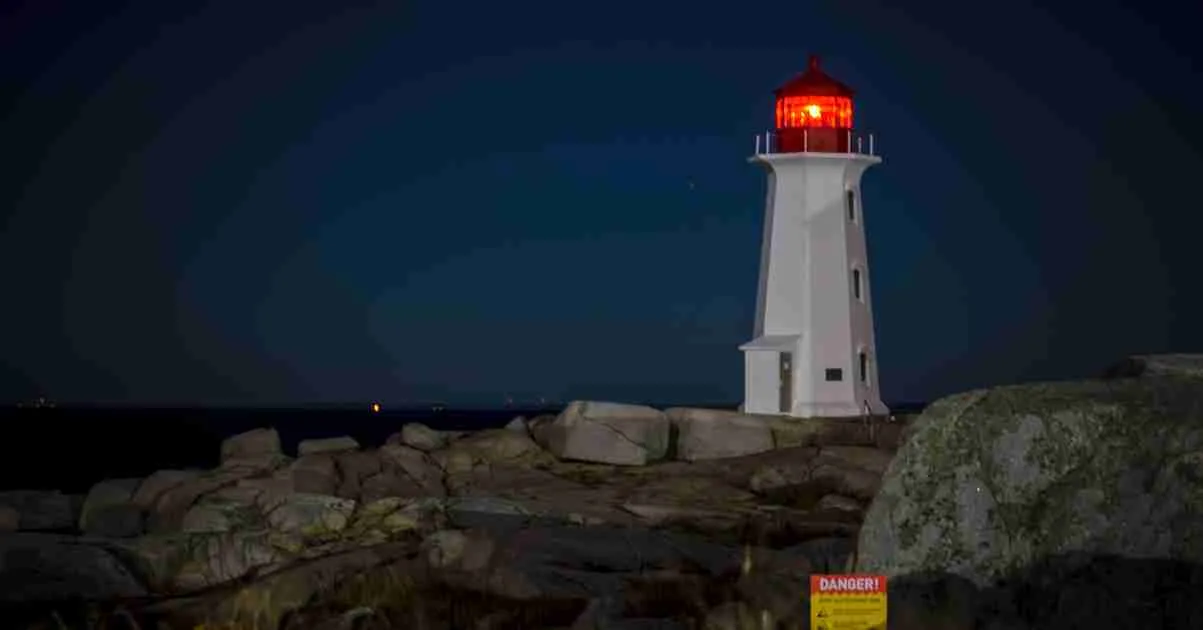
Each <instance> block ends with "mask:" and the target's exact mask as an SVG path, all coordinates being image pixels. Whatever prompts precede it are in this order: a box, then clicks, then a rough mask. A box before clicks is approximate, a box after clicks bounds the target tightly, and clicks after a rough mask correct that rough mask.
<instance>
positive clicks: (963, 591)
mask: <svg viewBox="0 0 1203 630" xmlns="http://www.w3.org/2000/svg"><path fill="white" fill-rule="evenodd" d="M889 598H890V599H889V618H890V623H889V627H890V629H891V630H920V629H922V630H970V629H980V630H1053V629H1068V628H1088V629H1090V630H1108V629H1111V628H1115V629H1116V630H1121V629H1125V630H1126V629H1129V628H1164V629H1167V630H1169V629H1172V630H1177V629H1179V628H1181V629H1183V630H1186V629H1190V628H1203V565H1199V564H1194V563H1187V562H1182V561H1176V560H1168V559H1133V558H1122V557H1118V556H1107V555H1089V554H1066V555H1058V556H1052V557H1048V558H1045V559H1043V560H1042V561H1040V562H1037V563H1035V564H1033V565H1031V566H1029V567H1027V568H1026V569H1024V570H1022V571H1018V572H1016V573H1014V574H1012V575H1010V576H1007V577H1006V578H1004V579H1002V580H1000V581H998V582H996V583H995V584H994V585H993V586H991V587H989V588H984V589H979V588H977V587H976V586H974V585H973V584H972V583H971V582H969V581H968V580H965V579H964V578H961V577H958V576H955V575H951V574H945V573H924V574H912V575H908V576H903V577H897V578H894V579H891V580H890V586H889Z"/></svg>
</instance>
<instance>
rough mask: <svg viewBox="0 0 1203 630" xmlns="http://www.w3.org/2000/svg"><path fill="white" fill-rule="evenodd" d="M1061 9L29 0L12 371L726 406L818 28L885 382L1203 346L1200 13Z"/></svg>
mask: <svg viewBox="0 0 1203 630" xmlns="http://www.w3.org/2000/svg"><path fill="white" fill-rule="evenodd" d="M900 4H901V5H908V6H909V7H910V8H905V9H903V8H896V7H897V6H898V5H900ZM1047 4H1048V3H1046V2H1039V3H1032V5H1033V6H1027V3H1025V2H1018V1H1016V2H1005V3H993V5H997V6H988V5H980V4H975V3H953V2H940V3H926V4H925V3H897V2H869V1H861V0H856V1H844V2H831V3H813V2H812V3H808V2H780V3H744V4H743V5H741V4H739V3H734V4H733V3H730V2H712V1H709V0H699V1H695V2H688V3H685V2H681V3H657V2H646V1H644V2H628V1H626V0H615V1H611V2H605V3H575V2H515V3H498V2H485V1H483V0H471V1H469V2H466V3H465V2H460V3H453V2H434V1H425V0H424V1H422V2H416V3H415V2H377V3H362V2H361V3H344V2H328V1H312V0H292V1H290V2H275V1H270V0H263V1H258V2H245V1H232V0H231V1H225V2H209V3H199V2H191V1H184V0H172V1H171V2H163V1H157V0H156V1H139V2H125V3H118V2H105V1H95V2H85V1H83V0H77V1H75V2H64V1H60V0H27V1H17V2H16V3H15V4H14V3H13V2H12V0H8V1H7V3H5V4H3V5H0V6H3V9H2V13H0V208H2V214H0V217H2V221H3V222H2V223H0V295H3V296H5V297H4V298H3V299H4V305H3V306H0V313H2V317H3V318H4V320H3V321H4V326H3V327H0V399H15V398H25V397H30V396H33V395H36V394H38V393H46V394H48V395H50V396H52V397H54V398H56V399H59V400H63V401H104V402H111V403H143V404H163V403H205V404H241V403H255V404H276V403H300V402H311V401H312V402H318V401H321V402H333V401H360V400H367V399H375V398H379V399H383V400H385V401H386V402H391V401H402V400H414V399H427V400H429V399H443V400H446V401H449V402H452V403H473V404H491V403H494V402H498V401H500V400H501V397H502V396H503V395H504V394H506V393H509V394H511V395H514V396H517V397H519V398H522V397H534V396H539V395H543V396H547V397H549V398H560V399H567V398H577V397H587V398H600V399H619V400H649V399H651V400H658V401H661V400H667V401H689V400H695V401H701V400H707V401H709V400H731V401H734V400H738V399H739V398H740V395H741V383H742V381H741V378H742V376H741V374H742V361H741V357H740V354H739V352H738V351H737V350H736V346H737V345H738V344H739V343H741V342H743V341H746V340H747V339H749V338H750V335H751V330H752V315H753V310H754V302H755V290H756V272H757V263H758V254H757V252H758V248H759V246H760V225H761V222H762V220H763V206H762V203H763V198H764V197H763V185H764V182H763V173H762V172H761V171H760V170H759V169H758V168H756V167H754V166H751V165H748V164H747V163H746V162H745V159H746V157H747V156H748V154H749V153H750V152H751V151H752V149H753V136H754V134H756V133H759V132H762V131H764V130H765V129H767V128H768V127H769V125H770V124H771V120H772V119H771V113H772V112H771V106H772V100H771V99H772V90H773V88H775V87H777V85H779V84H780V83H782V82H783V81H785V80H786V79H788V78H789V77H791V76H792V75H793V74H795V73H797V72H799V71H801V70H803V69H804V67H805V62H806V56H807V54H808V53H809V52H811V51H815V52H818V53H820V54H822V55H823V58H824V67H825V69H826V70H827V71H828V72H829V73H830V74H832V75H833V76H835V77H837V78H839V79H840V80H842V81H844V82H846V83H848V84H850V85H852V86H853V87H854V88H856V89H857V90H858V100H857V124H858V127H860V128H862V129H864V130H871V131H874V132H875V133H876V134H877V135H878V138H879V143H878V147H879V149H880V150H881V152H883V153H884V155H885V163H884V164H883V165H881V166H879V167H875V168H874V169H873V170H871V171H870V172H869V173H868V174H867V175H866V178H865V181H864V191H863V192H864V204H865V214H866V220H867V229H868V235H869V246H870V250H871V263H872V271H873V281H874V284H873V291H874V294H873V298H874V304H875V310H876V318H877V330H878V352H879V355H880V361H881V364H880V365H881V378H882V382H883V387H884V388H885V392H886V398H887V400H900V399H903V400H925V399H930V398H933V397H935V396H938V395H942V394H945V393H949V392H952V391H956V390H959V389H964V388H968V387H972V386H978V385H983V384H994V383H1004V382H1013V381H1018V380H1026V379H1032V378H1048V377H1064V376H1074V375H1081V374H1086V373H1091V372H1094V371H1096V370H1097V369H1098V368H1099V367H1100V366H1101V365H1102V364H1104V363H1106V362H1108V361H1110V360H1112V359H1114V358H1116V357H1118V356H1121V355H1124V354H1126V353H1131V352H1157V351H1168V350H1179V351H1188V350H1196V351H1198V350H1203V327H1201V326H1200V325H1199V322H1201V321H1203V299H1201V298H1200V295H1199V290H1198V287H1199V286H1200V285H1199V282H1200V280H1199V278H1200V272H1203V263H1200V262H1199V260H1200V259H1199V256H1200V253H1199V250H1198V246H1197V245H1196V242H1197V241H1198V238H1199V235H1200V233H1201V228H1203V218H1201V216H1200V214H1201V213H1203V207H1201V205H1203V204H1200V202H1199V194H1198V182H1199V178H1200V177H1203V151H1201V149H1200V147H1201V146H1203V122H1201V121H1203V56H1201V55H1200V49H1199V47H1198V45H1197V44H1196V40H1197V36H1198V24H1200V23H1203V8H1201V7H1200V6H1199V3H1197V2H1195V3H1191V2H1177V3H1164V4H1163V5H1162V6H1158V5H1157V4H1149V3H1142V4H1143V5H1144V6H1143V7H1142V8H1141V9H1139V10H1136V9H1132V8H1122V7H1121V6H1119V5H1116V4H1114V3H1112V2H1109V1H1108V0H1101V1H1099V2H1093V3H1088V4H1086V5H1082V6H1085V7H1088V8H1089V11H1088V12H1081V11H1080V10H1078V9H1076V8H1075V5H1080V4H1081V3H1069V2H1065V3H1061V7H1060V8H1058V7H1056V6H1054V7H1052V8H1047V7H1046V8H1037V7H1036V6H1034V5H1047ZM344 7H359V8H344ZM691 182H692V183H693V184H694V185H693V186H692V187H691V186H690V183H691Z"/></svg>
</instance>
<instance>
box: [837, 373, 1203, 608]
mask: <svg viewBox="0 0 1203 630" xmlns="http://www.w3.org/2000/svg"><path fill="white" fill-rule="evenodd" d="M917 423H918V424H917V426H916V427H915V432H914V434H913V435H912V436H911V438H910V440H909V441H908V442H906V443H905V444H904V445H903V446H902V448H901V449H900V450H899V452H898V455H897V457H896V458H895V459H894V461H893V462H892V464H891V465H890V468H889V470H888V472H887V473H886V475H885V477H884V479H883V482H882V487H881V490H880V492H878V493H877V495H876V497H875V498H874V500H873V502H872V504H871V506H870V507H869V510H868V512H867V514H866V517H865V522H864V525H863V527H862V529H861V532H860V541H859V548H858V552H859V565H858V568H859V569H861V570H864V571H869V572H879V573H883V574H886V575H889V576H902V575H907V574H914V573H921V572H941V573H948V574H953V575H955V576H959V577H960V578H963V579H966V580H969V581H970V582H972V583H975V584H977V585H979V586H983V585H986V584H990V583H993V582H994V581H995V580H998V579H1001V578H1004V577H1006V576H1008V575H1014V574H1016V573H1017V572H1021V571H1024V570H1030V568H1031V567H1032V566H1035V565H1037V564H1041V563H1047V562H1049V561H1050V559H1051V558H1064V557H1069V556H1073V557H1076V558H1078V559H1077V560H1074V561H1073V564H1074V567H1075V569H1074V570H1076V569H1080V568H1081V566H1083V565H1082V562H1089V559H1091V558H1100V557H1116V558H1129V559H1145V560H1148V561H1152V560H1155V559H1161V560H1164V561H1169V560H1177V561H1182V562H1190V563H1195V564H1198V563H1203V536H1201V535H1200V532H1203V387H1201V386H1200V383H1199V382H1197V381H1194V382H1192V381H1191V380H1190V379H1173V378H1171V379H1121V380H1113V381H1087V382H1068V383H1051V384H1032V385H1023V386H1013V387H1000V388H996V389H990V390H978V391H973V392H969V393H965V394H959V395H956V396H951V397H948V398H945V399H943V400H940V401H938V402H936V403H934V404H933V405H931V406H930V407H929V408H928V409H927V410H926V412H925V413H924V414H923V416H922V417H920V418H919V419H918V420H917ZM1083 558H1085V560H1083ZM1067 570H1069V569H1067ZM1042 572H1043V573H1044V574H1045V575H1046V576H1048V575H1051V574H1050V573H1049V572H1048V571H1047V570H1045V571H1042ZM1141 579H1142V580H1143V579H1147V576H1146V577H1145V578H1141ZM1066 627H1069V626H1066ZM1078 627H1082V626H1078Z"/></svg>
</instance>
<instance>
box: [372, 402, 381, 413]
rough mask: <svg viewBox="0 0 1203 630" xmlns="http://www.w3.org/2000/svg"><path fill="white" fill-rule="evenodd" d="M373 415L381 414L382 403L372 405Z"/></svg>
mask: <svg viewBox="0 0 1203 630" xmlns="http://www.w3.org/2000/svg"><path fill="white" fill-rule="evenodd" d="M372 413H380V403H378V402H374V403H372Z"/></svg>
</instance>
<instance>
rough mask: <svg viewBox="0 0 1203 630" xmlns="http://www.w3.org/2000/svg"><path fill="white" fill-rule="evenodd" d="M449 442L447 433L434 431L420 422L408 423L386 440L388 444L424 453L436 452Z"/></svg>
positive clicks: (449, 438)
mask: <svg viewBox="0 0 1203 630" xmlns="http://www.w3.org/2000/svg"><path fill="white" fill-rule="evenodd" d="M450 441H451V436H450V435H449V434H448V433H445V432H443V431H436V430H435V429H432V428H430V427H428V426H426V425H424V424H422V423H421V422H410V423H408V424H406V425H405V426H403V427H401V430H400V431H399V432H397V433H395V434H393V435H391V436H389V438H388V443H389V444H404V445H405V446H409V447H412V448H416V449H418V450H419V451H425V452H430V451H437V450H439V449H441V448H443V447H445V446H447V444H448V442H450Z"/></svg>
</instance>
